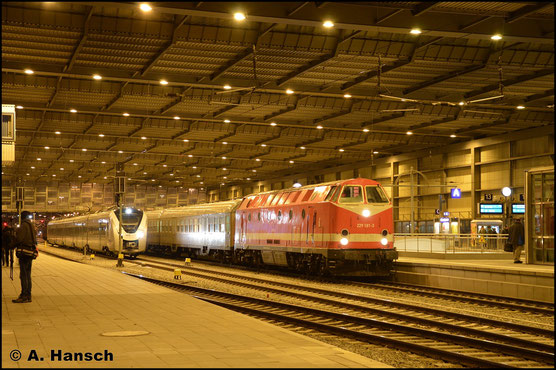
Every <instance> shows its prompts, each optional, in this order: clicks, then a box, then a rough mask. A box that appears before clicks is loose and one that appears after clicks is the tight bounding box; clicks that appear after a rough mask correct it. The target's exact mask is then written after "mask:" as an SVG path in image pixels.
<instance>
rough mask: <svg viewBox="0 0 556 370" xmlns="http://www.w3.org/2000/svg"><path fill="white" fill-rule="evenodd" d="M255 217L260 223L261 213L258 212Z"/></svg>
mask: <svg viewBox="0 0 556 370" xmlns="http://www.w3.org/2000/svg"><path fill="white" fill-rule="evenodd" d="M257 217H258V218H259V221H260V220H261V212H259V213H258V214H257Z"/></svg>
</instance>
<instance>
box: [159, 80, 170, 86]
mask: <svg viewBox="0 0 556 370" xmlns="http://www.w3.org/2000/svg"><path fill="white" fill-rule="evenodd" d="M160 84H161V85H168V81H166V80H160Z"/></svg>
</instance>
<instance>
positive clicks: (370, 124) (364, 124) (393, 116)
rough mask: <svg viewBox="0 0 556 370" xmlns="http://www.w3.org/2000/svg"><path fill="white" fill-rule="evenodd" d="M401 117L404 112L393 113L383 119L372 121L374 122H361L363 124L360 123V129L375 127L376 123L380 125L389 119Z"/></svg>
mask: <svg viewBox="0 0 556 370" xmlns="http://www.w3.org/2000/svg"><path fill="white" fill-rule="evenodd" d="M403 116H405V112H399V113H394V114H391V115H389V116H384V117H381V118H378V119H374V120H371V121H366V122H363V123H361V128H365V127H369V126H372V125H376V124H377V123H381V122H385V121H390V120H391V119H396V118H401V117H403Z"/></svg>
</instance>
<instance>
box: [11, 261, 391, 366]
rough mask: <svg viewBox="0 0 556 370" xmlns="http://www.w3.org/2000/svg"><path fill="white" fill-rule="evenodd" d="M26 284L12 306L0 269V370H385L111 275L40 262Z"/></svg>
mask: <svg viewBox="0 0 556 370" xmlns="http://www.w3.org/2000/svg"><path fill="white" fill-rule="evenodd" d="M32 282H33V287H32V292H33V293H32V294H33V297H32V302H30V303H13V302H12V299H14V298H17V296H18V294H19V292H20V287H21V285H20V280H19V267H18V263H17V262H16V263H15V264H14V279H13V281H12V280H11V279H10V276H9V268H6V267H3V268H2V367H3V368H18V367H23V368H30V367H38V368H48V367H56V368H59V367H72V368H81V367H102V368H107V367H108V368H123V367H125V368H129V367H138V368H170V367H178V368H362V367H366V368H383V367H391V366H388V365H385V364H383V363H380V362H377V361H374V360H372V359H369V358H366V357H363V356H361V355H358V354H355V353H352V352H349V351H346V350H344V349H341V348H338V347H335V346H332V345H329V344H326V343H323V342H320V341H317V340H315V339H312V338H309V337H306V336H303V335H301V334H297V333H293V332H290V331H288V330H286V329H283V328H280V327H277V326H274V325H272V324H270V323H266V322H263V321H259V320H257V319H255V318H251V317H248V316H244V315H242V314H239V313H236V312H233V311H229V310H226V309H225V308H222V307H219V306H216V305H212V304H210V303H207V302H203V301H200V300H197V299H195V298H193V297H191V296H189V295H186V294H183V293H179V292H176V291H174V290H171V289H168V288H165V287H162V286H158V285H155V284H151V283H148V282H145V281H141V280H139V279H135V278H132V277H130V276H126V275H124V274H122V273H120V272H118V271H117V270H115V269H114V270H111V269H106V268H101V267H97V266H91V265H85V264H79V263H76V262H71V261H66V260H62V259H58V258H56V257H53V256H49V255H46V254H41V255H40V256H39V258H38V259H37V260H36V261H34V262H33V267H32ZM16 350H17V351H20V352H19V353H18V352H16ZM86 352H88V353H91V356H92V360H91V361H85V359H86V358H87V357H84V360H83V361H79V360H78V359H77V356H76V355H75V353H86ZM51 353H54V357H52V355H51ZM68 353H69V354H70V356H71V357H72V358H71V360H65V359H69V358H70V357H68V355H67V354H68ZM35 354H36V356H35ZM14 356H15V357H14ZM18 356H20V358H19V359H18ZM85 356H86V355H85ZM30 357H31V358H30ZM13 358H15V359H16V360H14V359H13Z"/></svg>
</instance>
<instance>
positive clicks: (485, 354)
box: [128, 273, 554, 368]
mask: <svg viewBox="0 0 556 370" xmlns="http://www.w3.org/2000/svg"><path fill="white" fill-rule="evenodd" d="M128 274H129V273H128ZM129 275H130V276H134V277H136V278H140V279H143V280H146V281H150V282H153V283H156V284H160V285H164V286H167V287H171V288H173V289H178V290H184V291H187V292H188V294H191V295H193V296H195V297H197V298H199V299H203V300H205V301H207V302H211V303H214V304H217V305H220V306H222V307H226V308H228V309H232V310H234V311H238V312H242V313H246V314H249V315H251V316H255V317H260V318H264V319H266V320H271V321H272V322H274V323H282V324H289V325H294V326H297V327H299V328H304V329H311V330H315V331H318V332H321V333H326V334H333V335H335V336H338V337H341V338H349V339H355V340H357V341H360V342H362V343H368V344H374V345H382V346H384V345H386V346H389V347H393V348H396V349H400V350H404V351H410V352H413V353H417V354H419V355H422V356H426V357H430V358H434V359H437V360H443V361H448V362H452V363H455V364H460V365H463V366H470V367H503V368H509V367H551V365H553V364H554V356H553V354H551V353H547V352H542V351H535V350H530V349H525V348H516V347H514V346H510V345H505V344H500V343H494V342H492V341H488V340H482V339H477V338H471V337H463V336H460V335H454V334H448V333H440V332H438V331H436V330H429V329H421V328H414V327H408V326H406V325H405V324H404V323H390V322H385V321H382V320H377V319H371V318H363V317H358V316H352V315H351V314H349V313H337V312H332V311H325V310H320V309H314V308H308V307H305V306H298V305H292V304H286V303H281V302H275V301H269V300H263V299H259V298H253V297H248V296H243V295H237V294H231V293H227V292H220V291H216V290H213V289H203V288H199V287H193V286H189V285H183V284H177V283H173V282H168V281H162V280H158V279H153V278H149V277H145V276H141V275H137V274H129Z"/></svg>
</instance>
